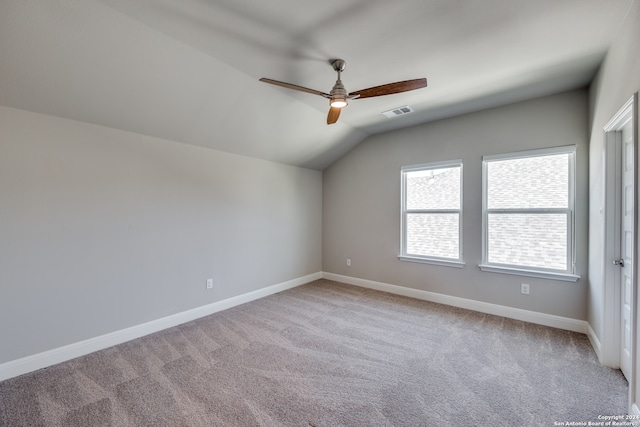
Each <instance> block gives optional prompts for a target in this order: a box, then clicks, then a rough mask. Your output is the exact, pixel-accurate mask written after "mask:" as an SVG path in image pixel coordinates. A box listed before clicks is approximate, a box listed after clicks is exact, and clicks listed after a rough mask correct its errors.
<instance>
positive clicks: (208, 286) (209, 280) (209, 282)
mask: <svg viewBox="0 0 640 427" xmlns="http://www.w3.org/2000/svg"><path fill="white" fill-rule="evenodd" d="M211 288H213V279H207V289H211Z"/></svg>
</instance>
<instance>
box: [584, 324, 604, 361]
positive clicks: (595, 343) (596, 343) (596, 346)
mask: <svg viewBox="0 0 640 427" xmlns="http://www.w3.org/2000/svg"><path fill="white" fill-rule="evenodd" d="M586 334H587V337H588V338H589V342H591V347H593V350H594V351H595V352H596V356H598V360H599V361H600V363H602V344H601V343H600V340H599V339H598V336H597V335H596V332H595V331H594V330H593V328H592V327H591V325H590V324H589V323H587V332H586Z"/></svg>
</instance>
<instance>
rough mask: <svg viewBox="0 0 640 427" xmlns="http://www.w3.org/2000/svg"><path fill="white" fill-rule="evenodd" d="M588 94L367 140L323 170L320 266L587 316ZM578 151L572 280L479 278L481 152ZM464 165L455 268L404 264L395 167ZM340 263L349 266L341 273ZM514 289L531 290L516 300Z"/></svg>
mask: <svg viewBox="0 0 640 427" xmlns="http://www.w3.org/2000/svg"><path fill="white" fill-rule="evenodd" d="M587 120H588V95H587V91H586V89H584V90H576V91H571V92H566V93H562V94H558V95H554V96H549V97H544V98H539V99H535V100H531V101H526V102H521V103H517V104H513V105H508V106H504V107H499V108H494V109H491V110H485V111H481V112H477V113H471V114H467V115H464V116H460V117H456V118H452V119H447V120H441V121H438V122H433V123H429V124H424V125H420V126H415V127H411V128H406V129H403V130H398V131H393V132H390V133H385V134H380V135H376V136H372V137H369V138H368V139H366V140H365V141H363V142H362V143H360V144H359V145H358V146H357V147H355V148H354V149H353V150H352V151H350V152H349V153H348V154H347V155H345V156H344V157H343V158H341V159H340V160H339V161H337V162H336V163H334V164H333V165H332V166H331V167H329V168H328V169H326V170H325V171H324V178H323V182H324V186H323V270H324V271H326V272H331V273H336V274H342V275H346V276H351V277H357V278H361V279H368V280H373V281H378V282H383V283H389V284H393V285H398V286H405V287H409V288H415V289H421V290H426V291H431V292H437V293H441V294H446V295H452V296H457V297H463V298H469V299H473V300H478V301H483V302H489V303H494V304H500V305H504V306H510V307H516V308H521V309H526V310H533V311H537V312H542V313H548V314H553V315H558V316H566V317H569V318H574V319H580V320H585V319H586V318H587V305H586V295H587V289H586V287H587V233H588V218H587V213H588V169H587V168H588V156H589V151H588V145H587V144H588V135H587V131H588V123H587ZM571 144H575V145H576V146H577V156H576V158H577V167H576V169H577V200H576V231H577V233H576V234H577V245H576V246H577V274H579V275H581V276H582V278H581V279H580V280H579V281H578V282H577V283H571V282H561V281H554V280H544V279H536V278H529V277H520V276H514V275H506V274H498V273H489V272H482V271H480V269H479V268H478V264H479V263H480V261H481V256H482V250H481V241H482V236H481V232H482V231H481V230H482V227H481V224H482V185H481V170H482V168H481V166H482V156H483V155H486V154H498V153H505V152H514V151H521V150H529V149H535V148H543V147H554V146H561V145H571ZM459 158H462V159H463V162H464V164H463V169H464V171H463V175H464V176H463V192H464V195H463V203H464V213H463V242H462V244H463V258H464V261H465V262H466V266H465V267H464V268H462V269H458V268H453V267H445V266H437V265H427V264H419V263H411V262H404V261H400V260H398V258H397V255H398V254H399V247H400V168H401V166H403V165H411V164H419V163H427V162H435V161H442V160H452V159H459ZM346 258H351V260H352V266H351V267H346V262H345V260H346ZM520 283H528V284H530V285H531V294H530V295H528V296H526V295H521V294H520Z"/></svg>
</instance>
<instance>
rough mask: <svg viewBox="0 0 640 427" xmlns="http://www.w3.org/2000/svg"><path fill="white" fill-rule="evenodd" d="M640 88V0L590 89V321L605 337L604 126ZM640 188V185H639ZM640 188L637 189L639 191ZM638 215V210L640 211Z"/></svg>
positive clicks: (600, 336)
mask: <svg viewBox="0 0 640 427" xmlns="http://www.w3.org/2000/svg"><path fill="white" fill-rule="evenodd" d="M639 90H640V1H638V0H636V2H635V3H634V4H633V6H632V7H631V9H630V10H629V12H628V14H627V17H626V19H625V22H624V24H623V25H622V27H621V28H620V31H618V34H617V37H616V39H615V41H614V43H613V44H612V46H611V48H610V49H609V52H608V53H607V56H606V57H605V60H604V62H603V64H602V66H601V67H600V71H599V72H598V75H597V76H596V79H595V80H594V81H593V83H592V85H591V90H590V105H591V124H590V130H591V135H590V136H591V139H590V143H589V153H590V164H589V187H590V189H589V197H590V202H589V218H590V222H589V296H588V301H589V302H588V306H589V324H590V325H591V327H592V328H593V330H594V332H595V334H596V336H598V338H599V339H600V340H602V333H603V316H604V289H605V283H604V277H603V275H604V271H603V262H604V259H603V258H604V223H603V221H602V217H601V214H600V212H601V209H602V207H603V203H604V200H603V187H604V179H603V168H602V164H603V158H604V131H603V127H604V126H605V125H606V124H607V122H608V121H609V120H610V119H611V118H612V117H613V115H614V114H616V113H617V112H618V110H620V108H621V107H622V106H623V105H624V103H625V102H627V100H629V98H631V96H632V95H633V94H634V93H635V92H638V91H639ZM638 188H640V186H638ZM637 194H638V191H637V189H636V195H637ZM636 215H637V213H636Z"/></svg>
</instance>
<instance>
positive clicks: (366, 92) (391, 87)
mask: <svg viewBox="0 0 640 427" xmlns="http://www.w3.org/2000/svg"><path fill="white" fill-rule="evenodd" d="M426 86H427V79H425V78H421V79H414V80H405V81H402V82H395V83H389V84H386V85H381V86H375V87H370V88H368V89H362V90H357V91H355V92H351V93H349V96H353V95H359V97H358V98H371V97H373V96H383V95H391V94H393V93H400V92H408V91H410V90H415V89H420V88H423V87H426Z"/></svg>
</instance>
